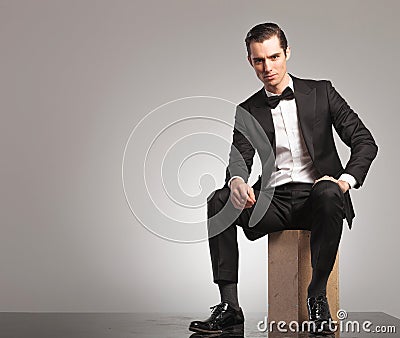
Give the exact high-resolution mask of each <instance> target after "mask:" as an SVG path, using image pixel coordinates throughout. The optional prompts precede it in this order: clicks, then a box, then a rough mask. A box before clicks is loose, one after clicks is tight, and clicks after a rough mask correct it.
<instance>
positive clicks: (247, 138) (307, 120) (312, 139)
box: [225, 75, 378, 228]
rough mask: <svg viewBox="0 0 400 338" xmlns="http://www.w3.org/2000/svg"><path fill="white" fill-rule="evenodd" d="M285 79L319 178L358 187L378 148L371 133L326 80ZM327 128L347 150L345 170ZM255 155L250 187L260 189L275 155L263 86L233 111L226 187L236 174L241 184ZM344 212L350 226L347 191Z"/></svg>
mask: <svg viewBox="0 0 400 338" xmlns="http://www.w3.org/2000/svg"><path fill="white" fill-rule="evenodd" d="M291 77H292V79H293V85H294V96H295V101H296V106H297V112H298V119H299V124H300V128H301V132H302V135H303V137H304V141H305V144H306V146H307V150H308V153H309V155H310V157H311V159H312V161H313V165H314V168H315V169H316V170H317V172H318V174H319V177H322V176H324V175H328V176H332V177H335V178H336V179H337V178H339V176H340V175H341V174H342V173H347V174H350V175H352V176H353V177H354V178H355V179H356V181H357V183H356V185H355V188H359V187H360V186H361V185H362V184H363V183H364V180H365V177H366V175H367V172H368V169H369V167H370V166H371V163H372V161H373V159H374V158H375V156H376V154H377V149H378V148H377V145H376V144H375V141H374V139H373V137H372V135H371V133H370V132H369V130H368V129H367V128H366V127H365V125H364V124H363V123H362V122H361V120H360V118H359V117H358V115H357V114H356V113H355V112H354V111H353V110H352V109H351V108H350V106H349V105H348V104H347V103H346V101H345V100H344V99H343V98H342V97H341V96H340V95H339V93H338V92H337V91H336V90H335V89H334V88H333V86H332V84H331V82H330V81H324V80H322V81H315V80H304V79H299V78H297V77H294V76H292V75H291ZM332 127H333V128H334V129H335V130H336V132H337V134H338V135H339V137H340V138H341V140H342V141H343V142H344V143H345V144H346V145H347V146H348V147H349V148H350V149H351V156H350V159H349V161H348V162H347V164H346V166H345V168H343V166H342V163H341V161H340V158H339V155H338V153H337V150H336V146H335V143H334V139H333V128H332ZM266 141H268V142H266ZM255 151H257V153H258V154H259V156H260V159H261V163H262V167H263V173H262V175H261V176H260V180H259V181H258V182H257V183H256V184H255V187H256V188H260V189H261V190H263V189H266V188H267V187H266V183H267V182H268V178H269V177H270V175H271V170H273V168H274V166H273V163H274V157H275V154H276V144H275V130H274V124H273V120H272V115H271V109H270V108H269V107H268V106H267V104H266V93H265V90H264V88H262V89H261V90H259V91H258V92H256V93H255V94H254V95H252V96H251V97H249V98H248V99H247V100H246V101H244V102H242V103H241V104H240V105H239V106H238V108H237V111H236V116H235V126H234V134H233V142H232V147H231V152H230V158H229V165H228V168H227V171H226V182H225V184H226V185H227V184H228V182H229V180H230V178H231V177H233V176H240V177H242V178H243V179H244V180H245V181H246V182H247V179H248V177H249V175H250V172H251V167H252V164H253V157H254V155H255ZM271 151H272V152H273V153H272V152H271ZM263 176H264V177H263ZM319 177H318V178H319ZM262 182H264V184H262ZM344 212H345V218H346V220H347V223H348V225H349V227H350V228H351V226H352V220H353V218H354V216H355V213H354V209H353V205H352V202H351V198H350V193H349V191H347V192H346V193H345V195H344Z"/></svg>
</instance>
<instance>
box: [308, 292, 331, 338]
mask: <svg viewBox="0 0 400 338" xmlns="http://www.w3.org/2000/svg"><path fill="white" fill-rule="evenodd" d="M307 310H308V319H309V320H310V322H311V324H312V323H313V324H314V325H310V330H311V332H312V333H318V334H331V333H332V332H334V325H333V324H332V317H331V312H330V311H329V304H328V299H327V298H326V296H324V295H319V296H318V297H309V298H307Z"/></svg>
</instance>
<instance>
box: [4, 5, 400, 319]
mask: <svg viewBox="0 0 400 338" xmlns="http://www.w3.org/2000/svg"><path fill="white" fill-rule="evenodd" d="M399 8H400V5H399V4H398V1H397V0H393V1H382V2H377V1H365V0H362V1H330V2H328V1H296V2H289V1H286V2H276V1H266V0H264V1H251V2H244V1H217V2H215V1H146V3H145V2H143V3H142V4H138V2H136V1H122V0H118V1H94V0H93V1H89V0H86V1H73V0H71V1H66V0H65V1H51V0H48V1H43V0H40V1H38V0H37V1H28V0H26V1H11V0H10V1H7V0H1V1H0V46H1V62H0V74H1V77H0V79H1V80H0V83H1V88H0V89H1V91H0V93H1V101H0V102H1V133H0V147H1V157H2V161H1V166H0V171H1V176H0V177H1V185H0V186H1V192H2V193H1V203H0V205H1V236H0V241H1V243H0V271H1V278H0V294H1V302H0V311H117V312H136V311H137V312H164V311H165V312H175V311H177V312H191V311H205V312H206V311H207V309H208V306H211V305H214V304H216V303H217V302H218V291H217V288H216V287H215V286H214V285H213V284H212V282H211V268H210V261H209V255H208V244H207V242H204V241H201V242H198V243H195V244H182V243H177V242H174V241H168V240H165V239H162V238H160V237H158V236H155V235H154V234H152V233H151V232H150V231H148V230H146V229H145V228H144V227H143V226H142V225H141V224H140V223H139V222H138V220H137V219H136V218H135V217H134V216H133V214H132V213H131V210H130V209H129V207H128V204H127V203H126V200H125V195H124V191H123V187H122V180H121V163H122V157H123V152H124V147H125V144H126V142H127V139H128V137H129V135H130V133H131V131H132V129H133V128H134V127H135V126H136V125H137V124H138V122H139V121H140V119H141V118H143V117H144V116H145V115H146V114H148V113H149V112H150V111H152V110H153V109H155V108H156V107H158V106H160V105H162V104H164V103H166V102H169V101H171V100H175V99H178V98H182V97H187V96H193V95H208V96H214V97H218V98H223V99H226V100H229V101H232V102H235V103H239V102H241V101H242V100H243V99H245V98H246V97H248V96H249V95H250V94H251V93H253V92H254V91H256V90H258V89H259V88H260V87H261V84H260V82H259V81H258V80H257V78H256V77H255V75H254V73H253V70H252V69H251V68H250V67H249V65H248V64H247V61H246V58H245V57H246V55H245V48H244V43H243V39H244V36H245V34H246V32H247V31H248V30H249V29H250V28H251V27H252V26H253V25H255V24H257V23H260V22H265V21H275V22H277V23H279V24H280V25H281V26H282V27H283V29H284V30H285V32H286V34H287V36H288V40H289V44H290V45H291V47H292V58H291V60H290V61H289V64H288V67H289V71H290V72H291V73H293V74H295V75H297V76H300V77H309V78H316V79H322V78H324V79H330V80H332V81H333V83H334V85H335V87H336V88H337V90H338V91H339V92H340V93H341V94H342V95H343V96H344V97H345V98H346V99H347V100H348V101H349V103H350V104H351V106H352V107H353V108H354V109H355V110H356V111H357V112H359V114H360V116H361V117H362V119H363V121H364V122H365V124H366V125H367V126H368V127H369V128H370V129H371V131H372V132H373V135H374V136H375V138H376V141H377V144H378V145H379V154H378V158H377V159H376V161H375V162H374V164H373V166H372V168H371V171H370V173H369V176H368V177H367V180H366V184H365V186H364V187H362V188H361V189H360V190H358V191H353V193H352V196H353V200H354V204H355V208H356V213H357V218H356V219H355V223H354V229H353V230H352V231H348V229H346V230H345V231H344V234H343V240H342V242H341V247H340V253H341V261H340V297H341V306H342V308H344V309H346V310H347V311H385V312H387V313H389V314H392V315H395V316H400V307H399V305H398V301H396V299H395V298H396V297H397V288H398V284H399V273H398V271H397V267H398V262H397V259H398V255H399V253H400V251H399V244H398V238H399V236H400V230H399V223H398V221H397V219H396V218H397V217H398V216H396V214H397V211H396V210H397V209H398V203H397V198H396V196H397V195H398V191H399V188H400V187H399V181H398V180H397V175H396V173H397V168H398V167H399V157H398V149H397V142H396V138H398V133H399V132H398V124H399V122H400V119H399V112H398V105H397V98H398V94H396V92H397V90H398V85H397V84H398V78H399V67H398V59H399V57H400V53H399V46H398V36H397V34H398V32H399V30H400V24H399V21H398V10H399ZM378 97H379V98H380V99H379V100H378V99H377V98H378ZM230 114H231V115H232V116H227V117H226V118H227V119H228V120H229V119H231V118H233V114H234V111H233V110H232V111H231V112H230ZM142 131H143V130H142ZM133 146H135V147H137V148H141V147H142V145H141V144H140V142H139V143H137V144H134V145H133ZM340 151H341V154H342V155H343V158H344V160H345V159H346V158H347V156H348V153H347V152H346V149H345V148H344V147H341V148H340ZM226 155H227V154H226ZM160 156H161V154H160ZM137 167H138V168H139V169H138V175H140V172H141V171H140V170H141V169H140V168H142V167H143V164H142V163H140V161H139V163H137ZM210 170H211V169H210ZM131 174H133V175H135V173H132V172H131ZM195 179H196V182H197V180H198V177H196V178H195ZM223 179H224V172H223V171H222V170H220V171H219V172H218V176H216V177H215V184H216V185H217V186H220V185H221V184H222V182H223ZM136 193H137V194H138V196H141V195H142V194H143V195H144V194H146V191H142V190H141V189H137V192H136ZM203 211H204V209H203ZM145 212H146V213H147V214H148V215H149V216H151V214H152V213H153V206H152V205H147V208H145ZM239 236H240V238H239V241H240V248H241V257H240V294H239V296H240V300H241V305H242V307H243V308H244V310H245V311H263V310H265V308H266V304H267V299H266V294H267V293H266V287H267V283H266V275H267V271H266V262H267V257H266V240H265V239H261V240H259V241H256V242H248V241H247V240H246V239H245V238H244V236H243V235H242V233H240V235H239Z"/></svg>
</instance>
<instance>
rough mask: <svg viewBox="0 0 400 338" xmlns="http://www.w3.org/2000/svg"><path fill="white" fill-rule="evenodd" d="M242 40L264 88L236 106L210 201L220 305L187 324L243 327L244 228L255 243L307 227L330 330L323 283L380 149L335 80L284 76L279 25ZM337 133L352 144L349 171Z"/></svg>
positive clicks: (315, 298) (318, 316)
mask: <svg viewBox="0 0 400 338" xmlns="http://www.w3.org/2000/svg"><path fill="white" fill-rule="evenodd" d="M245 42H246V47H247V52H248V61H249V63H250V65H251V66H252V67H253V69H254V70H255V73H256V75H257V77H258V78H259V79H260V81H261V82H262V83H263V85H264V86H263V88H262V89H261V90H259V91H258V92H256V93H255V94H254V95H252V96H251V97H249V98H248V99H247V100H246V101H244V102H242V103H241V104H240V105H239V106H238V109H237V111H236V116H235V127H234V132H233V142H232V148H231V152H230V156H229V165H228V168H227V175H226V183H225V186H224V187H223V188H222V189H219V190H216V191H215V192H214V193H213V194H211V195H210V197H209V198H208V231H209V247H210V254H211V262H212V269H213V279H214V282H215V283H216V284H218V287H219V290H220V294H221V303H220V304H218V305H216V306H214V307H213V310H212V313H211V316H210V317H209V318H208V319H206V320H204V321H194V322H192V323H191V324H190V327H189V329H190V330H192V331H195V332H205V333H223V332H241V331H243V324H244V316H243V312H242V310H241V308H240V307H239V302H238V297H237V282H238V245H237V225H239V226H241V227H242V228H243V231H244V233H245V235H246V237H247V238H248V239H250V240H256V239H258V238H261V237H263V236H265V235H266V234H268V233H271V232H275V231H282V230H294V229H306V230H310V231H311V239H310V246H311V265H312V268H313V274H312V280H311V282H310V284H309V287H308V298H307V300H304V301H306V302H307V307H308V313H309V319H310V320H311V321H313V322H314V324H315V328H316V329H317V330H319V331H321V330H325V331H326V330H328V328H327V327H326V325H325V324H323V323H324V322H328V321H329V318H331V315H330V311H329V305H328V302H327V298H326V284H327V281H328V277H329V274H330V272H331V270H332V268H333V265H334V262H335V258H336V253H337V249H338V246H339V242H340V238H341V234H342V228H343V219H344V218H346V220H347V223H348V224H349V227H350V228H351V225H352V219H353V218H354V211H353V207H352V203H351V200H350V194H349V190H350V189H353V188H359V187H360V186H361V185H362V184H363V183H364V179H365V177H366V175H367V172H368V170H369V168H370V165H371V163H372V161H373V159H374V158H375V156H376V154H377V149H378V148H377V146H376V144H375V141H374V139H373V137H372V135H371V133H370V132H369V130H368V129H367V128H366V127H365V126H364V124H363V123H362V122H361V120H360V118H359V117H358V115H357V114H356V113H355V112H354V111H353V110H352V109H351V108H350V107H349V105H348V104H347V103H346V101H345V100H344V99H343V98H342V97H341V96H340V95H339V94H338V92H337V91H336V90H335V89H334V88H333V86H332V84H331V82H330V81H325V80H323V81H315V80H304V79H299V78H296V77H295V76H292V75H289V74H288V73H287V69H286V62H287V60H288V59H289V58H290V48H289V47H288V43H287V40H286V37H285V34H284V32H283V31H282V30H281V29H280V27H279V26H278V25H276V24H274V23H264V24H259V25H257V26H255V27H253V28H252V29H251V30H250V31H249V33H248V34H247V36H246V39H245ZM332 127H333V128H332ZM333 129H334V130H335V131H336V132H337V134H338V135H339V137H340V138H341V140H342V141H343V142H344V143H345V144H346V145H347V146H348V147H349V148H350V150H351V156H350V159H349V161H348V162H347V164H346V166H345V167H344V168H343V166H342V164H341V161H340V159H339V156H338V153H337V150H336V147H335V143H334V139H333ZM255 151H257V152H258V154H259V156H260V159H261V163H262V168H263V170H262V175H261V176H260V179H259V180H258V182H257V183H256V184H255V185H253V187H251V186H249V185H248V184H247V183H246V182H247V180H248V178H249V175H250V171H251V167H252V164H253V157H254V154H255ZM271 159H272V160H271ZM271 164H272V165H271ZM260 203H262V205H261V206H258V212H257V215H255V214H256V210H257V205H258V204H260ZM260 210H261V211H262V213H260ZM232 215H233V216H232ZM324 325H325V326H324Z"/></svg>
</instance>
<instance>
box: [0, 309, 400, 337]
mask: <svg viewBox="0 0 400 338" xmlns="http://www.w3.org/2000/svg"><path fill="white" fill-rule="evenodd" d="M245 315H246V323H245V335H244V337H248V338H252V337H270V338H271V337H281V338H284V337H302V338H303V337H309V336H308V335H307V334H289V333H286V334H285V333H280V334H278V333H277V332H273V333H272V334H271V333H270V334H269V335H268V333H267V332H260V331H259V330H258V329H257V323H259V322H260V321H263V320H264V318H265V314H261V313H247V314H245ZM206 317H207V314H204V313H203V314H183V315H182V314H159V315H157V314H144V313H21V312H14V313H10V312H2V313H0V337H1V338H3V337H4V338H25V337H27V338H28V337H29V338H186V337H187V338H189V337H192V338H194V337H201V336H198V335H195V334H193V333H192V332H190V331H189V330H188V325H189V323H190V321H192V320H195V319H204V318H206ZM348 320H351V321H358V322H359V323H360V327H361V330H360V331H361V332H360V333H356V332H355V333H344V332H342V333H340V337H346V338H350V337H354V338H364V337H368V338H381V337H392V338H395V337H396V338H397V337H400V320H399V319H398V318H395V317H392V316H389V315H387V314H385V313H382V312H363V313H349V314H348ZM366 320H368V321H370V322H372V323H373V324H372V325H371V326H370V329H374V328H376V327H377V326H378V325H379V326H384V325H385V326H391V327H392V330H393V327H395V330H396V333H386V334H382V333H379V334H377V333H367V332H362V326H361V325H362V322H363V321H366ZM344 323H345V322H344ZM388 329H390V328H388ZM202 337H207V336H202ZM208 337H211V336H208ZM225 337H226V336H225ZM230 337H232V336H230ZM236 337H237V336H236ZM242 337H243V336H242ZM310 337H311V336H310ZM312 337H316V336H315V335H314V336H312ZM336 337H339V335H338V334H337V335H336Z"/></svg>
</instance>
